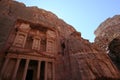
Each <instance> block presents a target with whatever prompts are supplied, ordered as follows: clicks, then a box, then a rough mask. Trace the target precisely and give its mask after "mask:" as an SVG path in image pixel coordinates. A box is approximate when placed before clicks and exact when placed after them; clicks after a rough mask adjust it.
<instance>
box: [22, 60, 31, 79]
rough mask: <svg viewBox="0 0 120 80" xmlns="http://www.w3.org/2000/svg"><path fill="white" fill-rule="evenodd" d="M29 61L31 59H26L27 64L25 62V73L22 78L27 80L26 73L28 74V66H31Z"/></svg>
mask: <svg viewBox="0 0 120 80" xmlns="http://www.w3.org/2000/svg"><path fill="white" fill-rule="evenodd" d="M29 62H30V60H29V59H27V60H26V64H25V68H24V73H23V77H22V80H25V78H26V74H27V69H28V66H29Z"/></svg>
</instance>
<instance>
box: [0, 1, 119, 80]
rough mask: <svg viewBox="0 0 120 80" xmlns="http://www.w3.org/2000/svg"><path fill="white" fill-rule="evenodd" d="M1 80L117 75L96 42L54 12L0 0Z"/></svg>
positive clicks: (85, 79)
mask: <svg viewBox="0 0 120 80" xmlns="http://www.w3.org/2000/svg"><path fill="white" fill-rule="evenodd" d="M0 57H1V58H0V79H1V80H104V79H105V80H106V79H108V80H109V79H113V80H114V79H116V80H117V79H120V74H119V71H118V69H117V68H116V67H115V66H114V64H113V63H112V62H111V60H110V58H109V57H108V56H107V54H106V53H105V52H104V51H102V50H101V49H100V48H99V47H98V46H97V45H96V44H93V43H90V42H89V41H88V40H86V39H83V38H82V37H81V33H79V32H77V31H76V30H75V29H74V28H73V27H72V26H71V25H69V24H67V23H65V22H64V21H63V20H62V19H59V18H58V17H57V16H56V15H55V14H53V13H51V12H49V11H45V10H43V9H39V8H37V7H26V6H25V5H24V4H23V3H18V2H16V1H12V0H1V1H0Z"/></svg>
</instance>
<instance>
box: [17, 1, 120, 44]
mask: <svg viewBox="0 0 120 80" xmlns="http://www.w3.org/2000/svg"><path fill="white" fill-rule="evenodd" d="M16 1H19V2H23V3H24V4H26V6H37V7H39V8H42V9H45V10H47V11H51V12H53V13H54V14H56V15H57V16H58V17H59V18H61V19H63V20H64V21H65V22H66V23H68V24H70V25H72V26H73V27H74V28H75V29H76V30H77V31H78V32H81V34H82V37H83V38H85V39H88V40H89V41H90V42H94V38H95V35H94V31H95V30H96V29H97V27H98V26H99V25H100V24H101V23H102V22H103V21H104V20H106V19H107V18H109V17H113V16H114V15H119V14H120V0H16Z"/></svg>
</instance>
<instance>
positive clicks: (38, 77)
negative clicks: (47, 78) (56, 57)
mask: <svg viewBox="0 0 120 80" xmlns="http://www.w3.org/2000/svg"><path fill="white" fill-rule="evenodd" d="M40 66H41V61H38V67H37V80H40Z"/></svg>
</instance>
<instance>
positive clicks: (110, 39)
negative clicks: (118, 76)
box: [95, 15, 120, 69]
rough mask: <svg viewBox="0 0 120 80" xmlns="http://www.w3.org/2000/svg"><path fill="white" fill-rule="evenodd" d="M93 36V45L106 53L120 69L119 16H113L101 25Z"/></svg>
mask: <svg viewBox="0 0 120 80" xmlns="http://www.w3.org/2000/svg"><path fill="white" fill-rule="evenodd" d="M95 35H96V38H95V44H97V45H98V46H99V47H100V48H102V49H103V50H104V51H105V52H107V53H108V55H109V56H110V57H111V59H112V60H113V62H114V63H115V64H116V65H117V67H118V68H119V69H120V64H119V61H120V57H119V56H120V53H119V52H120V51H119V49H120V15H115V16H113V17H112V18H108V19H107V20H105V21H104V22H103V23H101V24H100V26H99V27H98V28H97V29H96V31H95Z"/></svg>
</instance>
